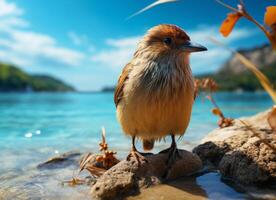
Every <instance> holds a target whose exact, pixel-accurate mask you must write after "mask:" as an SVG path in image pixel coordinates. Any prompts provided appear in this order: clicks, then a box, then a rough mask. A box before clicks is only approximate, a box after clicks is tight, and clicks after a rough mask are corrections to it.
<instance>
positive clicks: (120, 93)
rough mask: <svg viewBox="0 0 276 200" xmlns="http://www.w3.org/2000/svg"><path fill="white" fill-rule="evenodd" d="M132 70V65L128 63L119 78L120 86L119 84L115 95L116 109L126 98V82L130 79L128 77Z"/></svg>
mask: <svg viewBox="0 0 276 200" xmlns="http://www.w3.org/2000/svg"><path fill="white" fill-rule="evenodd" d="M131 68H132V65H131V64H130V63H128V64H127V65H126V66H125V67H124V69H123V71H122V73H121V75H120V77H119V80H118V84H117V87H116V89H115V93H114V103H115V105H116V107H117V106H118V104H119V102H120V100H121V99H122V97H123V96H124V86H125V82H126V80H127V79H128V75H129V72H130V70H131Z"/></svg>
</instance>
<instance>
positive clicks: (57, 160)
mask: <svg viewBox="0 0 276 200" xmlns="http://www.w3.org/2000/svg"><path fill="white" fill-rule="evenodd" d="M80 156H81V153H80V152H78V151H70V152H67V153H64V154H61V155H59V156H56V157H53V158H50V159H49V160H47V161H46V162H44V163H40V164H38V165H37V168H38V169H40V170H42V169H55V168H64V167H67V166H70V165H77V164H78V161H79V158H80Z"/></svg>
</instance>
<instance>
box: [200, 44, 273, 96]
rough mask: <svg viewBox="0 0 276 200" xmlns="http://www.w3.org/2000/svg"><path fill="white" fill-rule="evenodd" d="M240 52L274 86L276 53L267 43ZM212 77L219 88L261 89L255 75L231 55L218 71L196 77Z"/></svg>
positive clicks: (230, 89) (231, 89)
mask: <svg viewBox="0 0 276 200" xmlns="http://www.w3.org/2000/svg"><path fill="white" fill-rule="evenodd" d="M239 52H240V53H241V54H243V55H244V56H245V57H247V58H248V59H249V60H250V61H252V62H253V63H254V64H255V65H256V66H257V67H258V68H259V69H260V70H261V71H262V72H263V73H264V74H265V75H266V76H267V77H268V79H269V80H270V81H271V83H272V84H273V85H274V88H276V53H275V52H273V50H272V48H271V47H270V46H269V45H263V46H261V47H256V48H252V49H246V50H240V51H239ZM205 77H210V78H213V79H214V80H215V81H216V82H217V83H218V85H219V89H220V90H229V91H233V90H244V91H256V90H263V88H262V86H261V84H260V83H259V81H258V80H257V78H256V77H255V75H254V74H253V73H252V72H251V71H249V70H248V69H247V68H246V67H245V66H244V65H243V64H242V63H241V62H240V61H239V60H238V59H237V58H236V57H235V56H232V57H231V58H230V59H229V60H228V61H227V62H226V63H225V64H224V65H223V66H222V68H220V69H219V71H218V72H216V73H213V74H203V75H199V76H196V78H205Z"/></svg>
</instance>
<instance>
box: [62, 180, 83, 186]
mask: <svg viewBox="0 0 276 200" xmlns="http://www.w3.org/2000/svg"><path fill="white" fill-rule="evenodd" d="M84 183H85V180H82V179H79V178H72V180H69V181H63V182H62V184H68V185H69V186H71V187H75V186H76V185H83V184H84Z"/></svg>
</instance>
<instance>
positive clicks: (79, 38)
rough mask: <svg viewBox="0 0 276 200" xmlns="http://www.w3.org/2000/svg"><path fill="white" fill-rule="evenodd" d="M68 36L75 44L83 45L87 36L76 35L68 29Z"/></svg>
mask: <svg viewBox="0 0 276 200" xmlns="http://www.w3.org/2000/svg"><path fill="white" fill-rule="evenodd" d="M68 37H69V38H70V39H71V41H72V42H73V43H74V44H75V45H78V46H79V45H85V44H87V43H88V38H87V36H86V35H78V34H76V33H75V32H73V31H70V32H69V33H68Z"/></svg>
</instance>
